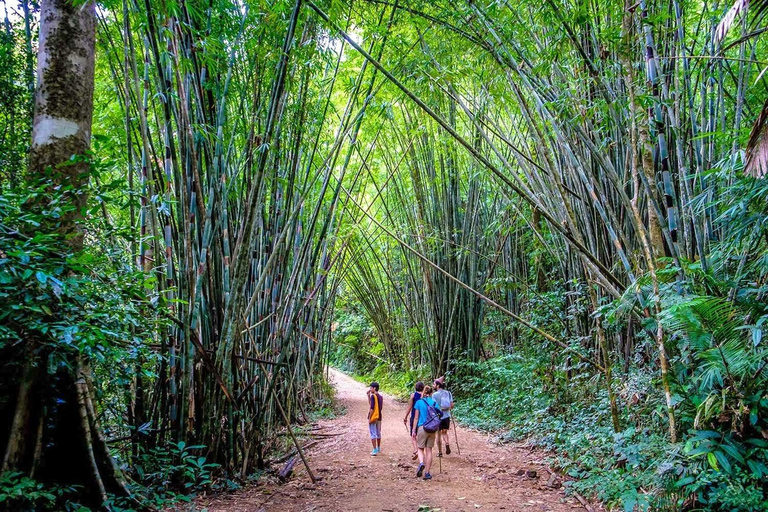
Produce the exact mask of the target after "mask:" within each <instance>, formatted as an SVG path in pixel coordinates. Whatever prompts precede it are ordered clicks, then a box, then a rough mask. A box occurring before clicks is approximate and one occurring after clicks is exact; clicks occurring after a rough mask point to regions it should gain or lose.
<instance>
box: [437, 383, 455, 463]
mask: <svg viewBox="0 0 768 512" xmlns="http://www.w3.org/2000/svg"><path fill="white" fill-rule="evenodd" d="M444 379H445V377H440V378H439V379H435V389H437V391H435V392H434V393H433V394H432V399H433V400H434V401H435V402H437V405H438V406H439V407H440V410H441V411H442V412H443V417H442V418H441V419H440V431H439V432H438V434H437V456H438V457H442V456H443V452H442V445H445V454H446V455H450V454H451V445H450V444H448V443H449V442H450V440H451V438H450V437H449V436H448V429H450V428H451V409H453V395H452V394H451V392H450V391H448V390H447V389H445V383H444Z"/></svg>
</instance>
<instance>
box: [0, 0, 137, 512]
mask: <svg viewBox="0 0 768 512" xmlns="http://www.w3.org/2000/svg"><path fill="white" fill-rule="evenodd" d="M95 28H96V16H95V6H94V4H93V3H90V2H89V3H86V4H84V5H83V4H79V3H76V4H73V3H72V2H71V1H70V0H43V2H42V5H41V12H40V43H39V53H38V65H37V90H36V93H35V115H34V122H33V129H32V146H31V150H30V155H29V176H30V178H31V179H35V178H40V177H45V179H46V182H47V183H50V190H51V192H54V190H56V189H58V190H59V191H57V192H56V194H60V193H61V192H60V191H61V190H64V191H65V192H63V194H65V195H64V197H61V196H57V200H58V201H59V204H60V205H62V206H64V208H63V211H64V212H65V213H64V214H63V215H62V217H60V218H58V219H51V220H50V224H49V225H44V226H41V229H44V230H47V231H51V232H57V233H58V234H59V235H62V238H63V240H65V242H64V243H65V247H66V248H68V249H69V250H68V251H65V252H77V251H79V250H81V249H82V247H83V235H82V231H81V229H80V227H79V219H80V218H81V216H82V210H83V206H84V205H85V201H86V196H85V192H84V190H83V188H84V186H85V185H86V184H87V181H88V170H89V166H88V164H87V162H86V161H85V158H84V157H85V155H86V154H87V152H88V149H89V148H90V142H91V118H92V113H93V78H94V51H95ZM73 162H74V163H73ZM62 164H65V165H62ZM59 185H61V187H58V186H59ZM44 203H45V200H43V199H41V200H40V203H39V204H33V205H30V207H31V208H45V207H46V204H44ZM64 257H65V256H62V258H64ZM62 264H64V262H63V261H62ZM52 350H55V348H51V347H50V346H49V345H45V344H43V343H42V342H41V340H38V339H35V338H34V337H30V338H28V339H27V340H26V346H25V347H24V348H23V349H21V350H19V351H18V352H17V353H16V354H6V355H10V356H11V357H14V356H15V358H16V360H17V361H23V363H20V366H21V367H22V370H21V372H20V378H19V379H18V384H17V389H16V390H15V392H12V395H15V399H14V403H13V405H12V407H13V411H14V412H13V416H12V419H10V427H9V428H8V429H7V430H6V432H7V437H5V438H3V439H0V443H3V444H1V445H0V450H2V453H3V455H4V456H3V463H2V471H21V472H23V473H24V474H26V475H29V476H31V477H32V478H35V479H37V480H40V481H43V482H45V483H50V484H58V485H80V486H82V489H83V490H82V493H83V494H82V496H81V500H82V501H83V503H86V504H89V505H96V506H99V505H101V504H102V503H103V502H104V500H105V499H106V498H107V495H108V494H115V495H119V496H120V495H122V496H125V495H127V494H128V493H127V491H126V488H125V485H124V481H123V478H122V475H121V473H120V471H119V470H118V469H117V467H116V465H115V463H114V461H113V459H112V458H111V456H110V454H109V451H108V449H107V446H106V443H105V441H104V438H103V436H102V435H101V432H100V429H99V425H98V422H97V420H96V411H95V410H94V406H93V401H92V400H91V395H92V392H91V388H92V386H91V383H90V368H89V366H88V364H87V361H84V360H83V359H82V358H81V357H80V356H78V355H76V354H75V353H73V352H71V351H70V352H62V353H61V356H62V357H63V358H64V360H65V362H64V363H62V364H59V365H58V367H57V368H56V369H54V370H50V369H49V368H48V366H49V365H48V364H47V363H46V362H47V360H48V356H49V355H50V353H51V351H52Z"/></svg>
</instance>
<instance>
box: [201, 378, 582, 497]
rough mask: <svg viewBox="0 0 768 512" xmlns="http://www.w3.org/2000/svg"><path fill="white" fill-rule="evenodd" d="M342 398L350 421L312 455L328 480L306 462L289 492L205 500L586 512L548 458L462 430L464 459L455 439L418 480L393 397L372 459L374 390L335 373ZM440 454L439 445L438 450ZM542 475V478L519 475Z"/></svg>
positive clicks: (329, 424)
mask: <svg viewBox="0 0 768 512" xmlns="http://www.w3.org/2000/svg"><path fill="white" fill-rule="evenodd" d="M331 377H332V380H333V382H334V385H335V387H336V389H337V398H338V399H339V401H340V402H341V405H343V406H344V407H345V408H346V414H344V415H343V416H339V417H337V418H334V419H332V420H327V421H322V422H320V425H321V427H322V430H321V432H323V433H324V434H340V435H336V436H328V437H323V438H321V439H322V440H321V441H320V442H319V443H318V444H317V445H316V446H315V447H313V448H312V449H310V450H309V464H310V467H311V468H312V470H313V472H314V473H315V475H316V476H317V477H320V478H321V479H320V481H319V482H318V483H317V484H315V485H313V484H311V483H310V481H309V477H308V475H307V473H306V470H305V469H304V467H303V466H302V464H301V462H298V463H297V465H296V471H295V473H294V475H293V476H292V477H291V479H290V481H289V482H288V483H286V484H284V485H279V484H276V483H270V484H267V485H255V486H253V487H249V488H246V489H244V490H243V491H241V492H237V493H234V494H230V495H223V496H219V497H217V498H215V499H212V500H211V499H207V500H200V501H198V505H199V506H202V507H206V508H207V509H208V510H210V511H212V512H213V511H222V512H224V511H226V512H235V511H260V510H264V511H270V510H275V511H277V510H280V511H317V512H319V511H342V510H355V511H358V510H365V511H392V512H395V511H397V512H399V511H414V512H415V511H417V510H420V507H424V508H422V509H421V510H433V511H434V510H437V509H439V510H440V512H453V511H470V510H508V511H531V510H546V511H565V510H568V511H571V510H574V509H581V510H584V507H582V505H581V504H579V502H578V501H576V500H575V499H574V498H571V497H566V496H565V495H564V494H563V492H562V490H557V489H551V488H549V487H547V486H546V485H545V483H546V482H547V480H548V479H549V475H550V474H549V472H548V471H547V470H546V469H545V466H544V465H543V464H542V462H541V461H540V460H539V459H540V454H537V453H536V452H531V451H530V450H529V449H527V448H525V447H523V446H521V445H504V446H499V445H494V444H491V443H490V442H489V441H488V438H487V437H486V436H484V435H482V434H480V433H478V432H475V431H472V430H467V429H465V428H459V430H458V438H459V447H460V448H461V455H459V454H458V452H457V450H456V446H455V445H454V443H455V441H454V434H453V432H451V451H452V453H451V455H445V456H444V457H443V459H442V471H440V469H439V466H438V460H437V458H435V464H434V466H433V468H432V474H433V476H434V478H433V479H432V480H431V481H427V482H425V481H423V480H421V479H417V478H416V477H415V472H416V463H414V462H412V461H411V453H412V448H411V443H410V440H409V437H408V432H407V430H406V428H405V427H404V425H403V416H404V415H405V409H406V405H405V404H402V403H399V402H396V401H395V400H394V399H392V398H391V397H389V396H386V395H385V401H384V407H383V411H382V416H383V424H382V442H381V453H380V454H379V455H378V456H376V457H372V456H371V455H370V452H371V443H370V440H369V436H368V425H367V422H366V419H365V418H366V415H367V412H368V403H367V401H366V395H365V392H366V387H365V386H364V385H363V384H360V383H359V382H356V381H355V380H353V379H351V378H350V377H348V376H346V375H344V374H343V373H340V372H336V371H331ZM435 454H437V446H435ZM518 470H524V471H536V472H537V477H536V478H530V477H528V476H526V475H525V474H523V475H518V474H517V473H518Z"/></svg>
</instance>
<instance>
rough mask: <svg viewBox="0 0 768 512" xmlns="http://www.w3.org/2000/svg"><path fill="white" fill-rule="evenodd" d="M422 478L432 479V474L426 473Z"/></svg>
mask: <svg viewBox="0 0 768 512" xmlns="http://www.w3.org/2000/svg"><path fill="white" fill-rule="evenodd" d="M424 480H432V475H431V474H429V473H427V474H426V475H424Z"/></svg>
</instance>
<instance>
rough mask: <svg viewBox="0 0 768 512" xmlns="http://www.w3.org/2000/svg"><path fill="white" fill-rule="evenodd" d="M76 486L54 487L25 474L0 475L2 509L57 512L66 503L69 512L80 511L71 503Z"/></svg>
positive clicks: (0, 506)
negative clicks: (69, 499)
mask: <svg viewBox="0 0 768 512" xmlns="http://www.w3.org/2000/svg"><path fill="white" fill-rule="evenodd" d="M77 492H78V489H77V487H76V486H69V487H60V486H57V487H53V486H50V485H45V484H43V483H41V482H37V481H35V480H33V479H31V478H29V477H27V476H25V475H24V474H23V473H20V472H16V471H8V472H5V473H3V474H1V475H0V509H2V510H18V511H33V510H34V511H48V510H50V511H55V510H61V509H60V506H61V503H66V505H65V507H66V510H67V511H75V510H76V511H78V512H79V511H80V510H82V508H81V507H80V506H78V505H76V504H74V503H72V502H70V501H68V498H75V497H76V495H77Z"/></svg>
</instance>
